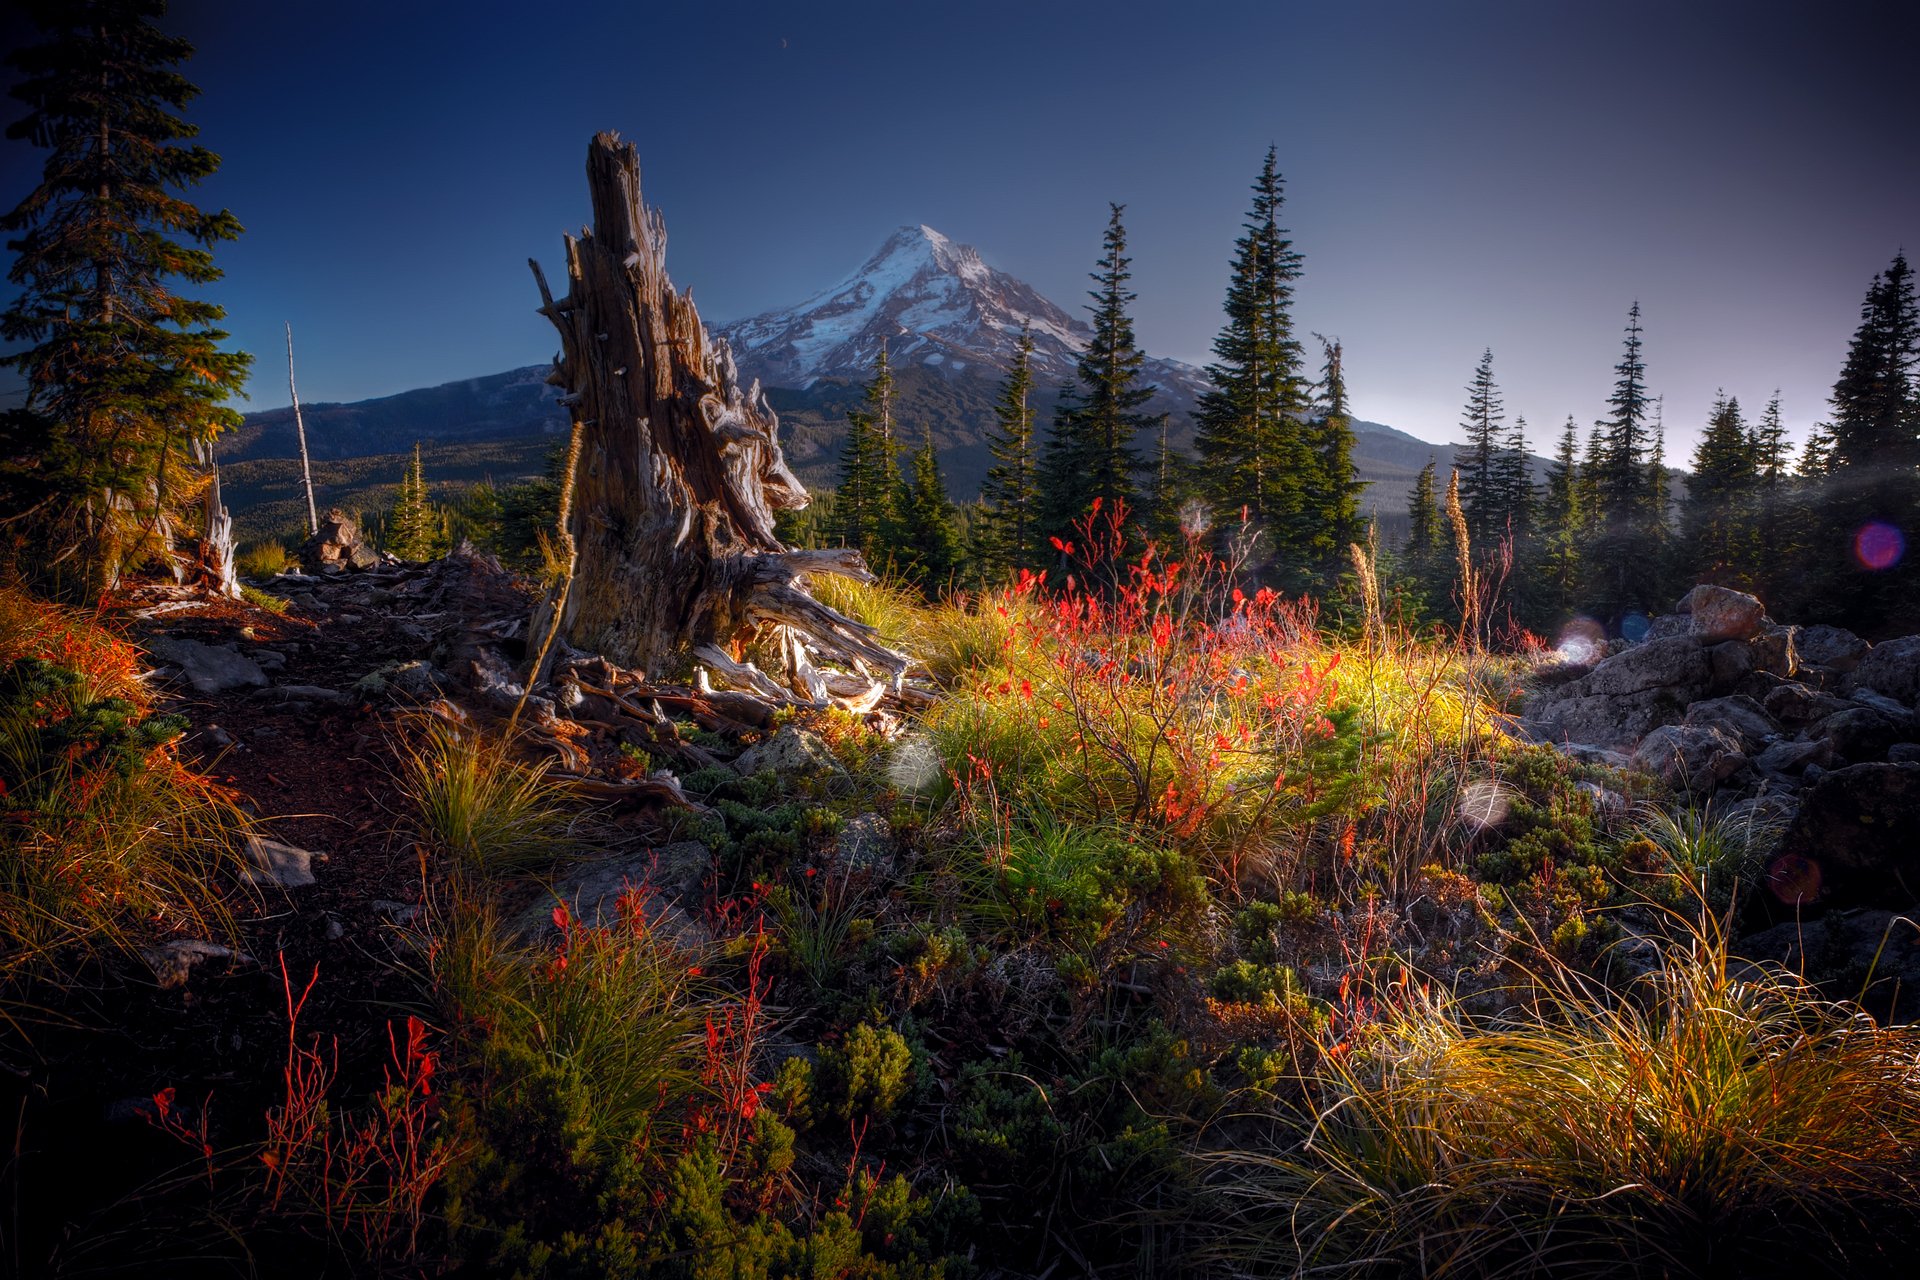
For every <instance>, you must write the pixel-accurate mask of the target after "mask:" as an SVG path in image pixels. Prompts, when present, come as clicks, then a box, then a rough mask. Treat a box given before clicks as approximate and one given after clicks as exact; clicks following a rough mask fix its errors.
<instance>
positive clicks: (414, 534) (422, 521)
mask: <svg viewBox="0 0 1920 1280" xmlns="http://www.w3.org/2000/svg"><path fill="white" fill-rule="evenodd" d="M439 533H440V518H439V513H437V512H436V511H435V510H434V508H433V504H432V503H431V502H429V501H428V499H427V471H426V467H425V466H424V465H423V464H422V462H421V460H420V445H419V443H418V442H417V441H416V442H415V443H414V446H413V461H411V462H409V463H408V464H407V469H406V471H405V472H404V473H402V475H401V477H400V496H399V499H398V500H397V501H396V502H395V503H394V504H393V510H392V511H391V512H389V513H388V515H387V522H386V540H385V541H386V550H387V551H388V552H390V553H391V554H393V555H395V556H398V557H399V558H400V559H402V560H426V559H430V558H431V557H432V555H433V551H434V545H435V543H436V542H438V541H439Z"/></svg>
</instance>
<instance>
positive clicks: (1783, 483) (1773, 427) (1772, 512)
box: [1747, 390, 1800, 601]
mask: <svg viewBox="0 0 1920 1280" xmlns="http://www.w3.org/2000/svg"><path fill="white" fill-rule="evenodd" d="M1747 450H1748V452H1749V453H1751V454H1752V455H1753V473H1754V486H1755V493H1754V499H1753V530H1752V535H1751V538H1750V545H1751V548H1752V554H1753V561H1754V564H1753V573H1752V577H1753V581H1754V583H1755V585H1756V586H1757V587H1759V589H1760V590H1761V592H1762V596H1761V598H1762V599H1765V600H1769V601H1770V600H1772V599H1774V597H1775V595H1776V591H1775V588H1776V587H1777V586H1778V585H1779V583H1780V581H1781V578H1782V570H1783V564H1784V563H1785V562H1786V561H1788V560H1790V559H1791V558H1792V557H1793V556H1794V555H1795V554H1796V551H1797V547H1796V544H1795V539H1794V538H1793V536H1792V530H1791V527H1790V526H1792V525H1797V524H1799V523H1800V520H1799V519H1797V518H1795V513H1794V511H1793V506H1794V496H1795V495H1794V489H1793V480H1792V477H1791V476H1790V475H1789V473H1788V467H1789V464H1790V462H1791V457H1790V455H1789V454H1788V451H1787V428H1786V425H1785V424H1784V423H1783V422H1782V421H1781V418H1780V392H1779V391H1778V390H1776V391H1775V392H1774V393H1773V399H1771V400H1769V401H1768V402H1767V409H1766V412H1765V413H1763V414H1762V415H1761V416H1760V421H1759V422H1757V423H1755V424H1754V427H1753V430H1752V432H1751V433H1750V434H1749V435H1748V438H1747Z"/></svg>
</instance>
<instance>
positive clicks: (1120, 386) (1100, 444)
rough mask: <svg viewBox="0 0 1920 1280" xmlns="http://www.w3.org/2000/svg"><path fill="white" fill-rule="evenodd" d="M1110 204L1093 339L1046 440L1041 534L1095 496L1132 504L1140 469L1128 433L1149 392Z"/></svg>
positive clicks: (1084, 508)
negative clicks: (1143, 383)
mask: <svg viewBox="0 0 1920 1280" xmlns="http://www.w3.org/2000/svg"><path fill="white" fill-rule="evenodd" d="M1109 208H1111V210H1112V215H1111V216H1110V218H1109V219H1108V222H1107V231H1106V235H1105V237H1104V239H1103V242H1102V243H1103V245H1104V247H1105V253H1104V254H1103V255H1102V257H1101V259H1100V261H1099V263H1098V264H1097V266H1096V269H1095V270H1094V272H1093V274H1092V279H1093V281H1094V283H1095V284H1097V285H1098V286H1099V287H1098V288H1097V289H1094V290H1092V291H1091V292H1090V293H1089V295H1088V296H1089V297H1091V298H1092V299H1093V305H1092V306H1090V307H1088V308H1087V310H1088V311H1089V312H1090V313H1091V314H1092V316H1093V337H1092V339H1091V340H1090V341H1089V342H1088V343H1087V346H1086V349H1085V350H1084V351H1082V352H1081V353H1080V362H1079V375H1080V376H1079V383H1080V385H1079V387H1078V389H1077V391H1076V393H1075V394H1074V395H1072V396H1062V397H1061V400H1060V406H1059V408H1058V409H1057V410H1056V412H1055V414H1054V421H1053V431H1052V433H1051V434H1050V435H1049V437H1048V439H1047V447H1046V457H1045V459H1044V466H1043V471H1044V474H1045V477H1046V488H1047V493H1046V506H1047V512H1046V514H1047V520H1046V526H1047V528H1046V532H1047V533H1049V534H1051V535H1053V536H1064V535H1065V534H1067V533H1069V532H1070V531H1071V529H1072V526H1073V523H1074V522H1075V521H1077V520H1079V519H1080V518H1081V517H1082V516H1084V515H1086V514H1087V512H1088V511H1089V510H1090V509H1091V508H1092V506H1093V503H1094V500H1095V499H1096V498H1097V499H1099V500H1100V501H1102V502H1103V503H1105V504H1106V505H1107V507H1108V508H1109V509H1112V508H1113V507H1115V506H1117V505H1118V504H1120V503H1125V504H1127V505H1128V506H1132V505H1133V504H1132V499H1133V494H1134V482H1133V477H1134V472H1136V471H1137V470H1139V467H1140V462H1139V458H1138V457H1137V455H1136V454H1135V453H1134V450H1133V438H1134V435H1135V434H1136V433H1137V432H1138V431H1139V430H1140V427H1141V426H1142V424H1143V421H1144V419H1143V418H1142V415H1141V414H1140V412H1139V409H1140V406H1141V405H1143V404H1145V403H1146V402H1147V401H1148V400H1149V399H1151V398H1152V396H1153V390H1154V389H1153V388H1152V387H1151V386H1140V385H1138V382H1139V377H1140V370H1141V368H1142V367H1143V366H1144V365H1145V363H1146V356H1145V355H1144V354H1143V353H1142V352H1141V350H1140V348H1139V346H1138V345H1137V344H1136V343H1135V342H1134V337H1133V318H1132V317H1131V316H1130V315H1129V314H1128V311H1127V308H1128V305H1129V304H1130V303H1132V302H1133V300H1134V295H1133V293H1132V292H1131V291H1130V290H1129V289H1128V288H1127V281H1128V280H1129V279H1131V278H1132V272H1131V271H1130V270H1129V269H1128V268H1129V267H1131V266H1132V263H1133V260H1132V259H1131V258H1129V257H1127V229H1126V226H1125V224H1124V223H1123V222H1122V221H1121V214H1122V213H1124V212H1125V210H1126V206H1125V205H1120V204H1116V205H1110V206H1109Z"/></svg>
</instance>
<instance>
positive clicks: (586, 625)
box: [531, 133, 908, 705]
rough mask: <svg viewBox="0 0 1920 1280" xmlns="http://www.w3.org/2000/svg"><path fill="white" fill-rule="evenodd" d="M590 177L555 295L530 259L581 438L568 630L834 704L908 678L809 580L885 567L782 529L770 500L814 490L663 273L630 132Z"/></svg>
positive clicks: (609, 645) (792, 499) (656, 217)
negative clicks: (788, 541) (798, 539)
mask: <svg viewBox="0 0 1920 1280" xmlns="http://www.w3.org/2000/svg"><path fill="white" fill-rule="evenodd" d="M587 182H588V187H589V189H590V192H591V195H592V201H593V227H592V229H591V230H587V231H582V232H581V234H580V235H579V236H577V237H575V236H568V237H567V238H566V257H567V277H568V290H567V293H566V296H564V297H562V298H559V299H555V298H554V297H553V296H552V293H551V292H550V290H549V289H548V287H547V282H546V278H545V276H544V275H543V274H542V273H541V271H540V266H539V264H538V263H537V262H535V263H532V264H531V265H532V267H533V273H534V276H535V279H536V280H537V281H538V283H539V286H540V295H541V301H542V305H541V307H540V312H541V314H542V315H545V316H546V317H547V318H548V319H549V320H551V321H552V322H553V325H554V327H555V328H556V329H558V330H559V332H560V342H561V348H562V350H561V355H560V356H559V357H558V358H557V359H556V360H555V362H554V371H553V373H552V375H551V376H550V378H549V381H550V382H552V383H554V384H555V385H557V386H560V387H562V388H564V389H565V391H566V394H565V395H564V396H563V397H562V403H563V404H565V405H566V406H567V408H568V411H569V413H570V414H571V415H572V417H573V420H574V433H575V437H576V439H577V442H578V453H577V456H576V457H575V458H574V466H573V468H572V472H573V474H572V477H571V483H572V502H571V506H570V511H569V516H568V523H567V532H568V533H569V534H570V535H571V542H572V544H573V545H572V548H571V549H572V553H573V557H574V570H573V580H572V583H571V585H570V587H569V588H568V589H567V591H566V593H565V596H564V605H563V607H562V616H561V624H562V626H563V627H564V629H565V635H566V637H567V640H568V642H569V643H570V644H571V645H572V646H574V647H575V648H577V649H582V650H585V651H588V652H592V653H600V654H604V655H606V656H607V657H608V658H610V659H612V660H613V661H614V662H617V663H620V664H622V665H625V666H630V667H635V668H638V669H640V670H642V671H644V672H646V673H647V674H648V675H650V676H661V675H664V674H666V673H667V671H668V669H669V668H670V667H672V666H673V665H675V664H676V663H679V662H682V661H684V660H685V658H687V657H688V656H689V655H691V656H692V657H694V658H697V659H698V660H699V661H701V662H704V663H705V664H707V666H708V667H709V668H711V669H712V671H713V673H714V675H715V677H716V678H718V679H720V680H721V681H723V682H725V683H727V684H729V685H732V686H734V687H735V688H738V689H743V690H748V691H751V692H753V693H756V694H759V695H761V696H763V697H767V698H772V699H776V700H779V699H792V698H798V699H800V700H803V701H808V702H813V703H816V704H821V705H824V704H825V703H827V702H828V701H834V702H842V703H844V702H846V701H847V696H846V695H847V694H849V693H852V694H855V695H857V697H856V700H857V701H864V700H866V699H867V698H868V697H869V690H871V688H872V686H873V685H874V684H875V683H884V684H886V685H889V686H892V687H894V688H898V686H899V682H900V677H901V675H902V674H903V673H904V672H905V670H906V668H907V665H908V660H907V658H906V657H905V655H903V654H900V653H896V652H894V651H893V650H891V649H889V648H887V647H886V646H884V645H882V644H880V643H879V642H878V640H877V639H876V638H875V635H874V633H873V631H872V630H871V629H870V628H868V627H866V626H863V625H862V624H860V623H857V622H855V621H853V620H851V619H849V618H847V617H845V616H843V615H841V614H840V613H838V612H836V611H835V610H833V609H831V608H828V607H827V606H826V605H824V604H821V603H820V602H819V601H817V600H815V599H814V598H813V597H812V596H811V595H810V594H808V591H807V575H809V574H817V573H831V574H840V575H844V576H847V577H851V578H855V579H858V580H861V581H871V580H872V575H871V574H870V573H869V572H868V570H867V567H866V564H865V563H864V561H862V559H861V558H860V555H859V553H858V552H857V551H852V550H825V551H794V550H789V549H788V548H787V547H785V546H783V545H781V543H780V541H779V539H778V538H777V537H775V535H774V512H775V511H778V510H797V509H799V508H802V507H805V506H806V505H807V494H806V490H805V489H804V488H802V487H801V485H800V482H799V480H798V479H797V478H796V477H795V476H794V474H793V473H792V472H791V471H790V470H788V468H787V463H786V459H785V457H784V456H783V455H782V453H781V450H780V443H779V420H778V419H777V418H776V417H775V415H774V412H773V410H772V408H771V407H770V406H769V405H768V404H767V400H766V396H765V395H764V394H762V392H761V390H760V384H759V382H758V381H755V382H754V383H753V384H752V385H751V386H750V387H747V388H742V387H741V386H740V383H739V378H738V375H737V373H736V371H735V368H734V363H733V356H732V353H731V352H730V351H729V350H728V348H727V346H726V344H725V343H724V342H716V341H715V340H714V339H712V338H711V337H709V336H708V334H707V331H706V328H705V327H704V326H703V325H702V324H701V323H700V315H699V313H698V312H697V311H696V310H695V309H694V305H693V298H692V295H691V294H681V293H677V292H675V290H674V287H673V283H672V281H671V280H669V279H668V278H667V271H666V245H667V232H666V224H665V223H664V222H663V221H662V219H661V217H660V214H659V211H658V210H654V209H648V208H647V207H646V206H645V205H644V204H643V203H642V202H641V197H640V163H639V159H638V156H637V154H636V153H635V150H634V148H633V146H632V145H631V144H627V143H622V142H621V141H620V140H619V138H618V137H617V135H615V134H612V133H602V134H598V135H597V136H595V138H594V139H593V142H592V144H591V145H590V146H589V148H588V151H587ZM538 629H539V628H536V630H538ZM770 633H771V634H774V635H777V637H778V639H779V641H780V649H781V651H782V653H783V654H784V656H785V666H786V670H785V671H783V672H781V673H780V678H779V679H775V678H774V677H773V676H771V675H769V674H767V673H765V672H761V671H759V670H757V669H756V668H754V667H753V666H751V665H750V664H747V663H745V662H743V661H741V660H740V653H741V646H742V645H743V644H744V643H745V642H746V641H747V640H749V639H752V638H755V637H765V636H769V634H770ZM816 662H824V663H831V664H835V665H837V666H840V667H842V668H844V669H845V671H846V672H847V673H849V675H840V676H837V677H836V676H835V675H833V674H823V673H822V672H820V671H819V670H818V669H817V667H816V666H815V663H816ZM852 673H857V675H858V676H859V677H862V679H859V680H854V681H853V684H854V685H857V686H859V687H858V688H853V687H850V686H849V685H848V683H847V681H848V680H849V678H850V675H851V674H852Z"/></svg>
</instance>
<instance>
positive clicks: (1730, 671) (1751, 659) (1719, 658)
mask: <svg viewBox="0 0 1920 1280" xmlns="http://www.w3.org/2000/svg"><path fill="white" fill-rule="evenodd" d="M1758 665H1759V656H1758V655H1757V654H1755V653H1754V651H1753V646H1752V645H1750V644H1748V643H1747V642H1746V641H1744V640H1722V641H1721V642H1720V643H1719V644H1716V645H1710V646H1708V648H1707V688H1709V689H1711V690H1713V691H1714V692H1715V693H1730V692H1732V691H1733V689H1734V688H1735V687H1736V686H1738V685H1739V684H1740V682H1741V681H1742V680H1744V679H1746V678H1747V677H1748V676H1749V675H1752V674H1753V671H1754V668H1755V667H1756V666H1758Z"/></svg>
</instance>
